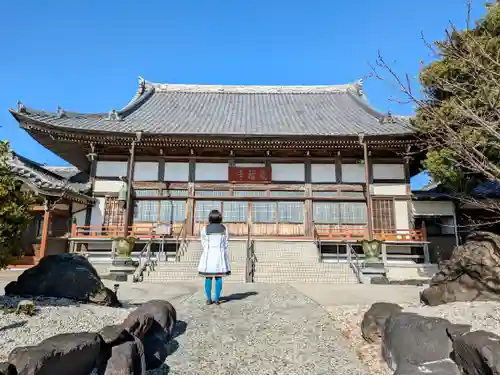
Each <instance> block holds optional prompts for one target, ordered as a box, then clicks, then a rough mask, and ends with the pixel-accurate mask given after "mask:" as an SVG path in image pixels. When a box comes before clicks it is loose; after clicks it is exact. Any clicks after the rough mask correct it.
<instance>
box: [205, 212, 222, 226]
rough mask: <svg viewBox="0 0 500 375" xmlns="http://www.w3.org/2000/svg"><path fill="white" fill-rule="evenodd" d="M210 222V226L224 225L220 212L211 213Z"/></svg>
mask: <svg viewBox="0 0 500 375" xmlns="http://www.w3.org/2000/svg"><path fill="white" fill-rule="evenodd" d="M208 222H209V223H210V224H220V223H222V214H221V213H220V212H219V211H218V210H212V211H210V214H209V215H208Z"/></svg>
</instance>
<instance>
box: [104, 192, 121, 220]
mask: <svg viewBox="0 0 500 375" xmlns="http://www.w3.org/2000/svg"><path fill="white" fill-rule="evenodd" d="M124 220H125V217H124V210H123V209H121V208H120V206H119V202H118V198H116V197H106V198H105V201H104V219H103V223H102V225H103V226H106V227H107V226H119V227H123V225H125V221H124Z"/></svg>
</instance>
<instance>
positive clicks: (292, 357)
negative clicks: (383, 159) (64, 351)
mask: <svg viewBox="0 0 500 375" xmlns="http://www.w3.org/2000/svg"><path fill="white" fill-rule="evenodd" d="M136 285H137V286H136ZM120 289H121V290H122V291H121V294H122V298H124V299H129V298H128V297H129V295H134V298H130V299H132V300H134V301H133V302H135V299H136V297H138V296H136V294H137V295H139V294H141V300H142V301H145V300H148V299H153V298H161V297H162V296H163V298H165V299H169V300H171V301H172V302H173V304H174V306H175V307H176V309H177V312H178V319H179V320H180V321H181V322H180V324H179V326H180V327H182V326H184V327H185V332H180V334H179V335H178V336H177V337H176V338H175V340H174V341H173V342H172V345H171V351H172V354H171V355H170V356H169V357H168V358H167V361H166V365H165V366H164V368H162V369H157V370H152V371H149V372H148V375H166V374H169V375H177V374H182V375H184V374H204V375H210V374H217V375H224V374H228V375H229V374H231V375H237V374H245V375H251V374H259V375H266V374H273V375H281V374H286V375H296V374H297V375H298V374H300V375H308V374H310V375H321V374H325V375H326V374H328V375H344V374H349V375H364V374H365V368H364V367H363V365H362V364H361V362H360V361H359V360H358V359H357V358H356V356H355V355H354V353H353V352H352V351H350V349H349V348H348V346H347V343H346V342H345V341H344V340H343V338H342V336H341V334H340V332H339V331H338V330H336V328H335V327H334V325H333V322H332V319H331V318H330V317H329V315H328V313H327V312H326V311H325V310H324V309H323V308H322V307H321V306H320V305H318V304H317V303H316V302H314V301H312V300H311V299H309V298H308V297H306V296H305V295H304V294H302V293H300V292H298V291H297V290H296V289H295V288H293V287H290V286H273V285H242V284H238V285H230V284H226V285H225V286H224V294H225V295H228V296H230V297H229V298H230V300H228V301H226V302H224V303H223V304H221V305H220V306H216V305H212V306H206V305H205V297H204V295H203V292H201V291H194V290H193V291H192V292H191V293H187V291H188V290H189V289H192V287H190V288H186V289H184V290H182V288H181V290H172V289H174V288H167V286H166V285H165V286H163V290H164V292H163V293H162V294H161V295H160V294H159V293H160V292H161V291H160V290H156V289H155V288H154V287H151V290H150V292H149V293H148V292H147V290H148V289H149V287H148V285H147V284H132V285H128V286H125V285H124V286H123V288H120ZM129 289H130V290H129ZM119 294H120V293H119ZM1 299H2V301H3V302H4V303H8V304H11V305H13V306H14V305H16V304H17V302H18V301H19V300H20V299H16V298H6V297H1ZM142 301H141V302H142ZM0 302H1V301H0ZM131 302H132V301H131ZM37 306H38V307H39V311H38V314H37V315H35V316H34V317H27V316H23V315H16V314H5V315H4V314H2V313H1V312H0V361H2V360H5V359H6V358H7V356H8V353H9V352H10V351H11V350H12V349H14V348H15V347H17V346H23V345H33V344H37V343H38V342H40V341H42V340H44V339H46V338H48V337H50V336H53V335H54V334H57V333H65V332H79V331H97V330H99V329H100V328H102V327H103V326H105V325H109V324H117V323H119V322H121V321H122V320H123V319H124V318H125V317H126V316H127V315H128V313H129V312H130V311H131V310H132V309H133V308H134V307H130V308H121V309H116V308H107V307H98V306H94V305H75V304H72V303H70V302H69V301H65V300H54V299H53V300H43V301H37ZM183 323H185V324H183Z"/></svg>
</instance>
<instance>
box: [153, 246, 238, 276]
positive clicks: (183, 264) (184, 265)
mask: <svg viewBox="0 0 500 375" xmlns="http://www.w3.org/2000/svg"><path fill="white" fill-rule="evenodd" d="M202 251H203V250H202V247H201V242H200V241H199V240H193V241H190V242H189V245H188V247H187V249H186V251H185V252H184V254H183V255H182V257H181V259H180V260H179V261H178V262H175V261H168V262H166V261H160V262H159V263H158V264H157V265H156V267H155V270H154V271H145V272H144V274H143V277H144V279H143V281H145V282H152V283H163V282H169V281H196V280H200V279H201V277H200V276H199V275H198V262H199V260H200V257H201V253H202ZM229 261H230V265H231V275H230V276H227V277H225V278H224V281H225V282H240V283H244V282H245V267H246V241H238V240H234V241H229Z"/></svg>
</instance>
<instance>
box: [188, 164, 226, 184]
mask: <svg viewBox="0 0 500 375" xmlns="http://www.w3.org/2000/svg"><path fill="white" fill-rule="evenodd" d="M195 168H196V170H195V179H196V181H227V180H228V178H229V163H196V167H195Z"/></svg>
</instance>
